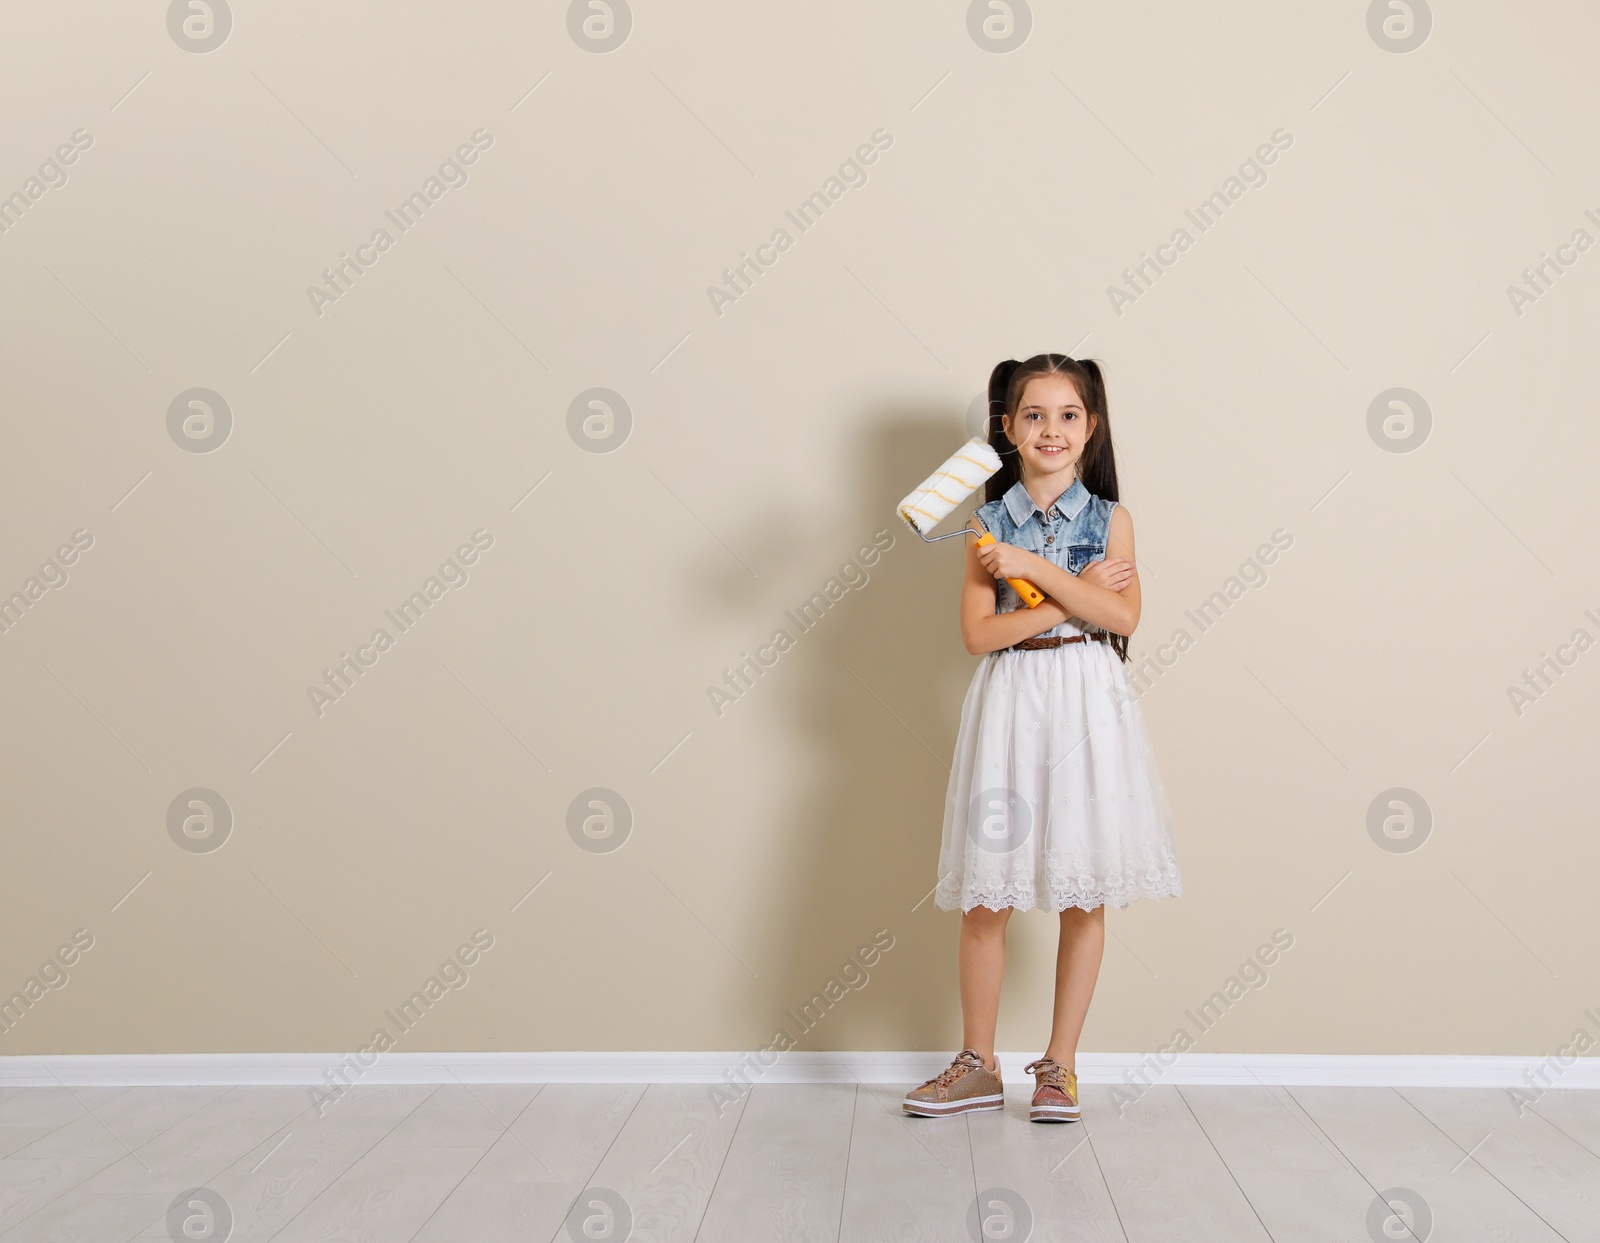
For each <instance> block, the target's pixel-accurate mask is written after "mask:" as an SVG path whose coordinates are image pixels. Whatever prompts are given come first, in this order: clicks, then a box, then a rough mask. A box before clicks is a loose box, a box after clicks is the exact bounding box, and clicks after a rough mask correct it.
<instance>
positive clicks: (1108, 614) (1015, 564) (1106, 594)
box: [978, 505, 1142, 635]
mask: <svg viewBox="0 0 1600 1243" xmlns="http://www.w3.org/2000/svg"><path fill="white" fill-rule="evenodd" d="M978 555H979V557H980V558H982V559H983V560H984V563H985V565H986V566H987V567H988V569H989V570H990V572H991V573H994V574H995V575H996V576H997V577H999V578H1025V579H1027V580H1028V581H1029V582H1031V583H1033V585H1034V586H1036V587H1037V588H1038V589H1039V590H1040V591H1042V592H1044V593H1045V595H1047V596H1049V597H1050V598H1051V599H1053V600H1056V601H1058V602H1059V603H1060V605H1061V607H1062V608H1064V609H1066V610H1067V611H1068V612H1069V613H1071V614H1072V615H1073V616H1075V617H1080V618H1082V619H1083V620H1084V621H1086V622H1088V623H1089V624H1090V625H1093V626H1099V627H1101V628H1102V629H1105V630H1109V631H1111V632H1112V633H1113V634H1122V635H1131V634H1132V633H1133V632H1134V630H1135V629H1137V628H1138V625H1139V613H1140V608H1141V604H1142V601H1141V599H1140V595H1139V574H1138V569H1137V566H1138V562H1137V561H1136V560H1135V559H1134V553H1133V519H1132V518H1131V517H1129V516H1128V510H1127V508H1126V506H1123V505H1118V506H1117V507H1116V508H1115V509H1113V510H1112V511H1111V527H1110V529H1109V530H1108V531H1107V532H1106V557H1107V558H1108V559H1111V558H1125V559H1126V560H1127V562H1128V564H1129V565H1130V566H1134V567H1135V569H1134V573H1133V576H1132V577H1131V578H1129V579H1128V582H1127V585H1126V586H1124V587H1123V588H1122V590H1120V591H1112V590H1111V589H1109V588H1107V587H1097V586H1095V585H1094V584H1093V583H1089V582H1085V581H1084V580H1083V579H1081V578H1079V577H1078V576H1077V575H1076V574H1073V573H1071V572H1070V571H1068V570H1063V569H1062V568H1061V567H1060V566H1058V565H1056V564H1055V563H1054V562H1053V561H1049V560H1047V559H1046V558H1044V557H1041V556H1039V554H1038V553H1033V552H1029V551H1028V550H1027V549H1026V548H1019V547H1017V546H1016V545H1015V544H990V545H987V546H986V547H984V548H981V549H978Z"/></svg>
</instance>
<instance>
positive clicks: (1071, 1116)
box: [1028, 1105, 1079, 1122]
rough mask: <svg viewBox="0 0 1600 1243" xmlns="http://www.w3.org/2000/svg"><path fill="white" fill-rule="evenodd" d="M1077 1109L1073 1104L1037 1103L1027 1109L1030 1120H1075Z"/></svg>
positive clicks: (1077, 1114)
mask: <svg viewBox="0 0 1600 1243" xmlns="http://www.w3.org/2000/svg"><path fill="white" fill-rule="evenodd" d="M1078 1118H1079V1111H1078V1108H1077V1106H1075V1105H1039V1106H1036V1107H1034V1108H1032V1109H1030V1110H1028V1119H1029V1121H1032V1122H1076V1121H1078Z"/></svg>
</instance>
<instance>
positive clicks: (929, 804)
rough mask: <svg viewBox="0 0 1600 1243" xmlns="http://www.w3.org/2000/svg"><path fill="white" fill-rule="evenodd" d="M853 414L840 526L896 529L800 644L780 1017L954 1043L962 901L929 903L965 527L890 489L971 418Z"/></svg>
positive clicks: (931, 462) (952, 721) (930, 465)
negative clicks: (927, 534) (915, 527)
mask: <svg viewBox="0 0 1600 1243" xmlns="http://www.w3.org/2000/svg"><path fill="white" fill-rule="evenodd" d="M859 426H861V427H862V428H864V429H868V430H867V432H866V441H865V443H864V444H863V445H862V446H861V448H860V450H859V452H858V453H857V454H856V461H857V462H859V463H860V464H861V465H860V475H859V477H858V479H857V480H856V481H855V483H856V486H855V487H854V488H853V489H852V495H854V496H856V497H857V498H859V503H858V506H857V508H856V511H855V513H854V514H853V516H852V517H851V518H850V520H849V521H847V522H845V523H844V524H843V525H844V528H845V529H846V530H850V531H859V532H861V533H862V536H861V539H862V542H870V541H871V540H872V538H873V536H874V535H875V534H876V533H877V532H879V531H887V532H888V534H889V535H891V536H893V539H894V543H893V545H892V546H891V547H890V548H889V549H888V551H887V552H886V553H884V554H883V556H882V557H881V558H880V559H879V561H878V563H877V564H876V565H875V566H872V567H870V568H869V569H868V573H870V575H871V581H870V582H869V583H868V584H867V585H866V586H864V587H862V588H859V589H852V590H851V591H850V592H849V593H848V594H847V595H846V596H844V597H843V599H842V600H841V601H840V605H839V606H836V607H835V608H833V609H832V610H830V611H829V612H828V613H827V614H826V616H824V617H823V618H822V620H821V621H820V622H818V623H817V624H816V625H815V626H814V627H813V628H812V629H810V630H808V631H806V632H805V634H804V635H803V636H802V637H801V638H800V639H799V641H798V643H797V645H796V646H797V648H802V647H803V648H804V649H805V650H804V651H803V652H801V651H796V652H795V653H794V655H793V657H792V658H793V659H795V660H796V664H797V667H796V668H795V669H794V670H793V671H792V672H791V676H794V677H795V684H794V685H793V686H791V687H790V688H789V693H788V694H787V695H786V701H787V702H789V703H791V704H793V705H795V710H796V712H797V720H796V722H795V726H796V733H797V734H798V735H801V736H804V737H805V738H806V740H807V742H808V743H809V744H810V745H809V747H808V749H807V750H808V754H810V755H811V756H813V757H814V759H813V761H812V764H811V766H810V769H809V771H810V772H812V773H813V774H814V776H813V779H812V781H811V782H810V784H809V786H808V787H807V788H806V790H805V792H804V795H803V797H801V798H798V799H796V800H795V801H794V804H793V805H792V806H791V807H789V808H788V809H787V814H786V815H785V816H784V817H783V819H782V824H783V829H782V847H781V850H780V851H779V852H778V856H777V860H778V861H777V865H776V867H775V868H774V875H775V877H776V878H778V883H777V885H776V887H775V892H774V895H773V897H774V901H773V907H772V910H773V918H774V919H775V920H776V921H777V927H778V928H779V929H780V930H781V932H780V937H781V944H782V945H783V946H784V951H783V952H784V954H785V955H786V957H784V958H782V959H781V960H780V962H779V964H778V965H777V970H776V972H775V975H776V978H777V981H778V983H777V984H775V985H774V988H775V990H776V991H777V992H778V993H779V994H780V996H779V997H778V998H777V999H776V1001H777V1006H778V1014H777V1016H776V1022H777V1024H778V1025H780V1026H781V1027H782V1028H783V1029H784V1030H785V1031H787V1032H788V1033H789V1035H790V1036H791V1037H792V1038H793V1039H794V1040H795V1041H796V1047H798V1048H800V1049H807V1050H819V1049H916V1050H922V1049H940V1050H942V1049H944V1048H945V1046H946V1045H948V1044H950V1042H951V1041H952V1040H959V1039H960V1032H961V1027H960V998H959V994H958V990H957V978H956V943H957V934H958V932H959V927H960V919H961V917H960V914H959V913H957V912H953V911H941V910H940V909H939V908H938V907H937V906H935V905H934V901H933V897H932V895H931V890H932V888H933V886H934V883H935V881H936V880H937V878H938V862H939V844H940V839H941V835H942V832H943V827H944V803H945V796H946V790H947V785H948V782H949V778H950V764H951V757H952V752H953V749H954V745H955V736H956V728H957V725H958V723H959V721H960V713H961V703H962V699H963V697H964V696H965V694H966V690H967V686H968V684H969V682H970V681H971V679H972V674H973V671H974V670H975V668H976V666H977V662H978V660H979V659H980V658H979V657H975V656H971V655H969V654H968V653H967V651H966V649H965V648H964V647H963V646H962V644H961V631H960V623H959V620H958V613H957V609H958V603H959V599H960V588H961V578H962V570H963V557H964V551H963V545H964V544H965V543H966V542H967V541H965V540H954V539H951V540H940V541H939V542H938V543H933V544H927V543H924V542H923V541H922V540H921V539H920V538H919V537H918V536H917V535H916V534H915V533H914V532H913V531H912V530H911V529H910V528H909V527H908V526H907V525H906V524H905V523H904V522H903V521H902V520H901V519H900V517H899V516H898V515H897V514H896V512H895V506H896V505H897V504H898V503H899V501H900V500H901V498H903V497H904V496H906V495H907V494H908V493H909V492H910V491H911V490H912V489H913V488H915V487H916V486H917V485H918V484H919V483H921V482H922V480H923V479H925V478H926V477H927V475H928V473H929V472H930V471H931V470H933V469H934V468H935V467H937V466H938V464H939V463H940V462H942V461H944V460H945V459H946V458H948V457H949V456H950V454H952V453H954V452H955V451H956V449H957V448H958V447H959V446H960V444H961V442H962V441H963V440H964V439H966V438H967V437H968V436H970V435H971V434H972V433H971V431H970V430H964V429H963V426H962V423H961V421H959V420H956V419H944V420H939V419H935V418H931V417H929V415H928V414H927V412H926V411H925V410H924V411H916V412H912V411H903V410H893V409H891V410H885V411H880V412H878V413H877V414H875V415H873V416H872V417H869V418H864V419H862V420H860V422H859ZM982 499H983V498H982V495H981V490H980V493H979V495H978V496H976V497H975V498H974V499H973V500H971V501H968V502H965V503H963V504H962V505H961V506H959V507H958V508H957V510H956V512H955V513H953V514H951V515H950V516H949V517H948V518H946V519H945V521H944V522H943V523H941V524H940V525H939V527H938V529H937V530H936V531H935V532H934V534H936V535H937V534H943V533H944V532H946V531H952V530H956V529H958V528H959V526H960V525H961V524H963V523H964V522H965V521H966V517H967V515H968V514H969V513H970V512H971V510H972V509H973V507H974V506H975V505H978V504H981V503H982ZM858 547H859V544H856V545H853V546H852V547H851V549H850V550H849V551H850V554H851V555H854V554H855V551H856V548H858ZM821 581H822V579H820V578H819V585H820V583H821ZM786 659H787V658H786ZM919 903H920V905H919ZM1014 927H1015V925H1014ZM875 936H876V937H877V938H878V940H877V942H876V944H875V942H874V937H875ZM890 938H892V941H891V940H890ZM885 945H888V946H889V947H890V948H888V949H887V950H885V949H884V948H883V947H884V946H885ZM1010 945H1011V949H1012V954H1011V961H1010V962H1009V963H1008V975H1010V974H1011V972H1012V971H1017V972H1018V973H1019V974H1020V973H1021V972H1027V973H1028V974H1030V975H1031V974H1032V968H1031V964H1030V963H1029V961H1028V960H1029V958H1030V957H1032V955H1031V954H1030V953H1029V951H1028V949H1027V948H1026V946H1025V942H1024V939H1023V938H1021V937H1017V936H1015V935H1013V937H1012V938H1011V941H1010ZM875 951H876V953H875ZM874 960H875V961H874ZM830 981H837V983H830ZM783 1007H788V1009H787V1011H785V1010H784V1009H783ZM765 1038H766V1039H770V1034H769V1035H768V1036H766V1037H765ZM953 1047H954V1046H952V1048H953Z"/></svg>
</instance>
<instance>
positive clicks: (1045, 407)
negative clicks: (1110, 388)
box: [1001, 375, 1094, 479]
mask: <svg viewBox="0 0 1600 1243" xmlns="http://www.w3.org/2000/svg"><path fill="white" fill-rule="evenodd" d="M1001 426H1003V427H1004V428H1005V432H1006V436H1007V438H1008V439H1009V440H1010V441H1011V443H1012V444H1014V445H1016V446H1017V449H1018V453H1019V456H1020V457H1021V459H1022V471H1023V474H1024V475H1025V476H1026V477H1027V478H1028V479H1042V478H1045V477H1047V476H1050V475H1054V474H1057V473H1058V472H1061V471H1065V472H1067V477H1069V478H1070V476H1071V474H1072V472H1073V471H1074V470H1076V468H1077V462H1078V459H1079V458H1080V457H1082V456H1083V446H1084V445H1085V444H1086V443H1088V440H1089V433H1090V432H1091V431H1092V430H1093V428H1094V422H1093V417H1092V416H1091V415H1090V414H1089V413H1088V412H1087V411H1086V410H1085V409H1084V408H1083V398H1081V397H1079V396H1078V386H1077V385H1076V384H1074V383H1073V382H1072V380H1071V379H1070V378H1068V377H1067V376H1064V375H1037V376H1034V377H1033V379H1031V380H1029V381H1028V382H1027V384H1025V385H1024V386H1023V388H1022V397H1021V398H1020V399H1019V400H1018V402H1017V412H1016V414H1014V415H1010V414H1008V415H1006V416H1004V418H1003V419H1002V420H1001Z"/></svg>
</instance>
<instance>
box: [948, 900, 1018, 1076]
mask: <svg viewBox="0 0 1600 1243" xmlns="http://www.w3.org/2000/svg"><path fill="white" fill-rule="evenodd" d="M1010 918H1011V908H1010V907H1005V908H1004V909H1002V910H998V911H991V910H990V909H989V908H988V907H986V906H975V907H973V908H972V909H971V910H970V911H968V912H966V914H964V915H962V917H961V950H960V964H961V1040H962V1046H961V1047H962V1048H964V1049H975V1050H977V1051H978V1052H979V1053H981V1054H982V1055H983V1064H984V1065H985V1066H987V1067H988V1068H989V1069H990V1070H995V1069H997V1063H996V1062H995V1060H994V1029H995V1024H996V1023H997V1022H998V1021H999V1017H1000V980H1001V977H1002V976H1004V975H1005V970H1006V923H1007V921H1008V920H1010Z"/></svg>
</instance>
